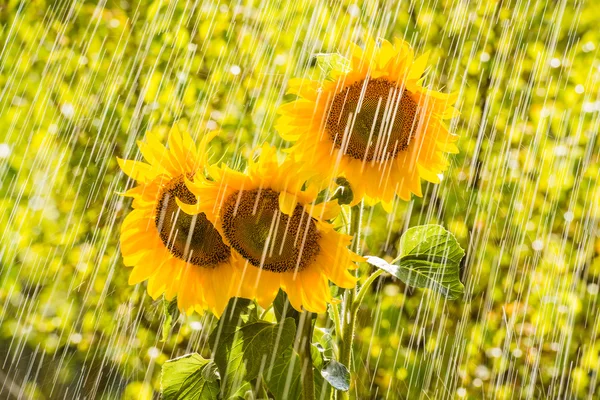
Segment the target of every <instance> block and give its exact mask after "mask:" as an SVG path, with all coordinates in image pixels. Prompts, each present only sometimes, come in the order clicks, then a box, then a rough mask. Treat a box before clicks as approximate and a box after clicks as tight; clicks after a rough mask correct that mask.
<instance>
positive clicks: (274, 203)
mask: <svg viewBox="0 0 600 400" xmlns="http://www.w3.org/2000/svg"><path fill="white" fill-rule="evenodd" d="M210 175H211V177H212V178H213V180H211V181H209V180H202V179H198V180H197V179H195V180H194V181H193V182H189V183H188V186H189V188H190V190H191V192H192V193H194V195H195V196H196V197H197V198H198V199H199V201H198V202H197V203H196V204H194V205H187V204H183V202H180V203H179V205H180V206H181V207H182V209H183V210H184V211H186V212H188V213H189V214H191V215H194V214H195V213H198V212H203V213H205V214H206V216H207V218H208V219H209V220H210V221H211V222H212V223H213V224H214V225H215V227H216V228H217V229H218V231H219V232H220V233H221V235H222V237H223V239H224V241H225V242H226V243H227V244H229V245H230V246H231V249H232V252H233V253H236V254H238V255H239V256H240V257H242V258H243V259H244V260H245V266H244V267H243V272H242V279H241V282H240V288H239V291H238V295H239V296H240V297H247V298H254V299H256V300H257V301H258V303H259V304H260V305H261V306H262V307H268V305H269V304H270V303H271V302H273V300H274V298H275V296H276V294H277V291H278V290H279V289H280V288H281V289H282V290H284V291H285V292H286V293H287V295H288V297H289V299H290V303H291V304H292V306H293V307H294V308H295V309H297V310H302V309H304V310H307V311H312V312H324V311H325V310H326V308H327V303H329V302H331V301H332V298H331V294H330V290H329V281H332V282H333V283H334V284H336V285H338V286H340V287H344V288H351V287H354V285H355V284H356V278H355V277H354V275H353V274H352V273H350V270H352V269H355V268H356V264H355V262H356V261H359V260H362V258H361V257H359V256H358V255H356V254H354V253H352V252H351V251H350V250H349V249H348V245H349V244H350V242H351V237H350V236H347V235H343V234H341V233H339V232H336V231H335V230H334V229H333V226H332V225H331V224H330V223H329V222H327V221H328V220H329V219H332V218H334V217H335V216H336V215H337V214H338V213H339V206H338V205H337V202H334V201H332V202H326V203H320V204H317V205H315V204H314V201H315V199H316V198H317V194H318V193H317V191H316V190H314V189H313V188H312V187H308V188H304V190H303V184H304V182H305V180H306V179H305V174H303V173H298V166H297V165H296V164H295V163H293V162H291V161H290V160H286V161H284V162H282V163H280V162H279V161H278V159H277V155H276V152H275V150H274V149H273V148H272V147H270V146H266V145H265V146H263V147H262V151H261V155H260V157H259V159H258V160H256V161H251V162H250V164H249V167H248V171H247V173H240V172H237V171H234V170H232V169H229V168H227V167H213V168H211V170H210Z"/></svg>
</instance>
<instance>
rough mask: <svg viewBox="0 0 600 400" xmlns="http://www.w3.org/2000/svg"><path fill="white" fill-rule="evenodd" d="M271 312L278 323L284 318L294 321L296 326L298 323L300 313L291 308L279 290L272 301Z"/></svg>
mask: <svg viewBox="0 0 600 400" xmlns="http://www.w3.org/2000/svg"><path fill="white" fill-rule="evenodd" d="M273 310H274V311H275V317H276V318H277V321H278V322H281V320H284V319H286V318H293V319H294V321H296V326H297V325H298V322H299V321H300V313H299V312H298V311H296V310H295V309H294V307H292V304H291V303H290V300H289V299H288V297H287V295H286V294H285V292H284V291H283V290H279V292H278V293H277V296H276V297H275V300H274V301H273Z"/></svg>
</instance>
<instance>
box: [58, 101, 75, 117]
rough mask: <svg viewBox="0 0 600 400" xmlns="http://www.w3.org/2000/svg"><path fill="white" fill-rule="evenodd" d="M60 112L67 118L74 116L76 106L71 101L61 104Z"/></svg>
mask: <svg viewBox="0 0 600 400" xmlns="http://www.w3.org/2000/svg"><path fill="white" fill-rule="evenodd" d="M60 112H61V113H62V115H64V116H65V117H67V118H72V117H73V115H75V107H73V104H71V103H65V104H63V105H62V106H60Z"/></svg>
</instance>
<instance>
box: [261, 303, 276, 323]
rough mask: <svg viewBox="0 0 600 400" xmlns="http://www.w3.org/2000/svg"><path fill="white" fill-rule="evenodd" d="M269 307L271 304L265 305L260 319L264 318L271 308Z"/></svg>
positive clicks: (271, 306)
mask: <svg viewBox="0 0 600 400" xmlns="http://www.w3.org/2000/svg"><path fill="white" fill-rule="evenodd" d="M271 308H273V304H271V305H269V307H267V308H265V309H264V311H263V312H262V314H261V315H260V319H261V320H264V319H265V317H266V316H267V314H268V313H269V311H270V310H271Z"/></svg>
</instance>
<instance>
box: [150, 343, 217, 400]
mask: <svg viewBox="0 0 600 400" xmlns="http://www.w3.org/2000/svg"><path fill="white" fill-rule="evenodd" d="M160 385H161V391H162V398H163V399H164V400H204V399H206V400H209V399H215V398H216V397H217V395H218V393H219V373H218V371H217V368H216V365H215V364H214V363H213V362H212V361H210V360H206V359H204V358H202V357H201V356H200V355H199V354H196V353H193V354H187V355H185V356H183V357H179V358H176V359H173V360H169V361H167V362H166V363H165V364H164V365H163V368H162V374H161V379H160Z"/></svg>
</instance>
